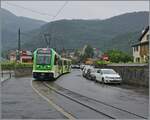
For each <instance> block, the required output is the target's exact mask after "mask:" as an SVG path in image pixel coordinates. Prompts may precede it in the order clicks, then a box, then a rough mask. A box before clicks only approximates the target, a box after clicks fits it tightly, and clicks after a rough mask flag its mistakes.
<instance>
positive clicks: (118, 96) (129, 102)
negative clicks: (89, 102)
mask: <svg viewBox="0 0 150 120" xmlns="http://www.w3.org/2000/svg"><path fill="white" fill-rule="evenodd" d="M31 80H33V79H32V77H24V78H17V79H15V78H14V79H11V80H8V81H6V82H4V84H2V88H1V90H2V118H5V119H9V118H11V119H17V118H19V119H23V118H26V119H27V118H29V119H59V118H61V119H63V118H65V116H64V115H62V114H61V113H60V112H58V111H57V110H56V109H55V108H54V107H53V106H51V105H50V104H48V102H47V101H45V100H44V99H43V98H41V97H40V96H39V95H37V94H36V93H35V91H33V89H32V87H31ZM54 83H56V84H58V85H59V86H62V87H64V88H67V89H69V90H71V91H75V92H77V93H80V94H82V95H84V96H88V97H90V98H94V99H97V100H100V101H104V102H106V103H108V104H111V105H114V106H116V107H118V108H121V109H125V110H127V111H130V112H132V113H136V114H138V115H141V116H143V117H146V118H148V102H149V96H148V89H144V88H136V87H131V86H126V85H121V86H120V85H117V86H114V85H103V84H100V83H95V82H93V81H90V80H86V79H85V78H83V77H82V73H81V71H80V70H73V71H72V72H71V73H70V74H66V75H63V76H61V77H60V78H58V79H57V80H56V81H54ZM42 89H43V88H42ZM45 93H46V90H45ZM47 93H49V94H50V99H51V98H53V100H54V101H55V102H56V103H57V105H58V106H60V107H62V108H64V109H65V110H66V111H68V112H70V113H71V114H73V115H74V116H77V118H80V119H87V118H90V119H92V118H93V119H98V118H99V119H100V118H105V117H104V116H103V115H100V114H97V113H94V112H92V111H91V110H89V109H87V108H84V107H83V106H80V105H78V104H76V103H74V102H71V101H69V100H67V99H66V98H63V97H62V96H59V95H57V94H55V93H53V92H47ZM106 118H107V117H106Z"/></svg>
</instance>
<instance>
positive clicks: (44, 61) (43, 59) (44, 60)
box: [36, 54, 51, 65]
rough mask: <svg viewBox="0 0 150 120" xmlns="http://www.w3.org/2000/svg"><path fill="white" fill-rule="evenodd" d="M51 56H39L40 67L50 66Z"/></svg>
mask: <svg viewBox="0 0 150 120" xmlns="http://www.w3.org/2000/svg"><path fill="white" fill-rule="evenodd" d="M50 58H51V55H50V54H37V61H36V63H37V64H38V65H48V64H50Z"/></svg>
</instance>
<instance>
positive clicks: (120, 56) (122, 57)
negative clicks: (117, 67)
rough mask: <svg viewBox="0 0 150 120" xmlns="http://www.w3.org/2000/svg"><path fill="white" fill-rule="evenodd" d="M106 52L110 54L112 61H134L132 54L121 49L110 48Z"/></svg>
mask: <svg viewBox="0 0 150 120" xmlns="http://www.w3.org/2000/svg"><path fill="white" fill-rule="evenodd" d="M106 53H107V54H108V56H109V59H110V62H113V63H119V62H123V63H127V62H131V61H133V58H132V56H130V55H128V54H127V53H125V52H122V51H119V50H109V51H107V52H106Z"/></svg>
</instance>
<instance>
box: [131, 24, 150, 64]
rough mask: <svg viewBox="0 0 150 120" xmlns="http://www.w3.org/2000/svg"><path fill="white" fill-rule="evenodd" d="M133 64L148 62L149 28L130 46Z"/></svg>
mask: <svg viewBox="0 0 150 120" xmlns="http://www.w3.org/2000/svg"><path fill="white" fill-rule="evenodd" d="M132 48H133V57H134V62H139V63H144V62H148V60H149V26H148V27H146V29H145V30H144V31H143V32H142V35H141V37H140V38H139V41H138V42H137V43H136V44H134V45H132Z"/></svg>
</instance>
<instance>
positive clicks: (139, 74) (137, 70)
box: [98, 64, 149, 87]
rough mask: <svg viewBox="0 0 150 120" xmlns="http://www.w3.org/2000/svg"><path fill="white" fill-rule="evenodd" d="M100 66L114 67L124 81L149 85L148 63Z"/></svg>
mask: <svg viewBox="0 0 150 120" xmlns="http://www.w3.org/2000/svg"><path fill="white" fill-rule="evenodd" d="M98 68H112V69H114V70H115V71H116V72H118V73H119V74H120V75H121V77H122V79H123V83H125V84H130V85H137V86H144V87H149V66H148V65H147V64H108V65H103V66H98Z"/></svg>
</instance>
